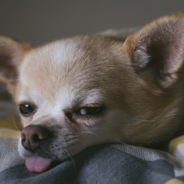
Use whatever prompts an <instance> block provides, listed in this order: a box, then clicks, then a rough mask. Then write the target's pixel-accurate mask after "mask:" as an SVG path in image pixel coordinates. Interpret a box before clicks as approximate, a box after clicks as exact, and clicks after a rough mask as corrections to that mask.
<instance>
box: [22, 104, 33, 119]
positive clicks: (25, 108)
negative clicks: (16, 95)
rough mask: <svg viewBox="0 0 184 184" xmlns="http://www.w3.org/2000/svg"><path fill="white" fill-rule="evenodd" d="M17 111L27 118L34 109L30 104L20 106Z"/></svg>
mask: <svg viewBox="0 0 184 184" xmlns="http://www.w3.org/2000/svg"><path fill="white" fill-rule="evenodd" d="M19 110H20V113H21V114H22V115H23V116H29V115H31V114H32V113H33V112H34V110H35V107H34V106H33V105H31V104H21V105H20V106H19Z"/></svg>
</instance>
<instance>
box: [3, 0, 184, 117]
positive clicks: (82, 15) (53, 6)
mask: <svg viewBox="0 0 184 184" xmlns="http://www.w3.org/2000/svg"><path fill="white" fill-rule="evenodd" d="M181 11H183V12H184V0H167V1H166V0H165V1H164V0H137V1H136V0H29V1H28V0H0V34H2V35H6V36H10V37H13V38H17V39H19V40H22V41H24V42H27V43H29V44H31V45H32V46H33V47H36V46H39V45H42V44H45V43H48V42H51V41H54V40H56V39H60V38H63V37H69V36H75V35H79V34H87V33H94V32H99V31H103V30H107V29H121V28H128V27H130V28H131V27H139V26H142V25H144V24H146V23H147V22H149V21H151V20H153V19H155V18H157V17H160V16H162V15H165V14H169V13H173V12H181ZM8 99H10V96H9V95H8V94H7V91H6V86H5V85H3V84H2V83H0V101H1V100H2V101H7V100H8ZM9 109H10V108H9V107H8V106H7V110H6V111H9ZM4 111H5V104H4V103H3V104H2V103H0V117H1V116H3V114H5V112H4ZM11 112H13V110H11Z"/></svg>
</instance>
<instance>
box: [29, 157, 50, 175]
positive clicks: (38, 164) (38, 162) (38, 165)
mask: <svg viewBox="0 0 184 184" xmlns="http://www.w3.org/2000/svg"><path fill="white" fill-rule="evenodd" d="M52 162H53V160H52V159H49V158H41V157H29V158H27V159H26V162H25V164H26V167H27V169H28V171H30V172H37V173H40V172H44V171H46V170H48V169H49V167H50V166H51V164H52Z"/></svg>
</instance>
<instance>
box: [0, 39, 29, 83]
mask: <svg viewBox="0 0 184 184" xmlns="http://www.w3.org/2000/svg"><path fill="white" fill-rule="evenodd" d="M29 50H30V47H29V46H28V45H27V44H24V43H22V42H20V41H18V40H14V39H11V38H8V37H5V36H0V80H1V81H3V82H5V83H7V84H11V83H12V84H13V83H15V82H16V81H17V79H18V76H19V66H20V64H21V62H22V59H23V57H24V55H25V54H26V53H27V52H28V51H29Z"/></svg>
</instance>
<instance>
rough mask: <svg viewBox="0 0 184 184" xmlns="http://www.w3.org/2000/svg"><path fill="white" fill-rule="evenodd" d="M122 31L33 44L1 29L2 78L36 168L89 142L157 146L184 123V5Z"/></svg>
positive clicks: (25, 151) (24, 152)
mask: <svg viewBox="0 0 184 184" xmlns="http://www.w3.org/2000/svg"><path fill="white" fill-rule="evenodd" d="M122 35H123V33H122V34H121V33H120V32H117V34H116V32H113V31H112V32H111V31H109V32H104V33H100V34H99V33H98V34H93V35H84V36H76V37H73V38H66V39H62V40H58V41H55V42H52V43H49V44H47V45H44V46H42V47H38V48H35V49H33V48H31V47H30V46H29V45H27V44H25V43H22V42H20V41H17V40H14V39H11V38H9V37H5V36H0V79H1V80H2V81H3V82H5V83H6V84H7V87H8V89H9V91H10V93H11V94H12V96H13V98H14V101H15V103H16V104H17V106H18V109H19V111H20V116H21V119H22V124H23V126H24V128H23V130H22V132H21V136H20V139H19V143H18V149H19V153H20V155H21V156H22V157H23V158H25V159H26V162H25V163H26V167H27V169H28V170H29V171H30V172H42V171H45V170H46V169H48V167H49V166H50V165H51V163H52V162H53V161H58V160H59V161H62V160H65V159H67V158H69V157H70V156H73V155H75V154H77V153H78V152H80V151H81V150H83V149H84V148H86V147H88V146H91V145H96V144H102V143H127V144H133V145H139V146H151V145H154V144H156V143H159V142H164V141H167V140H169V139H171V138H172V137H173V136H174V135H175V134H177V133H178V132H179V131H182V130H184V129H183V126H182V124H183V122H182V118H183V108H184V107H183V104H184V102H183V101H184V94H183V93H184V85H183V81H184V76H183V74H184V72H183V70H184V67H183V60H184V13H176V14H171V15H167V16H164V17H161V18H159V19H157V20H154V21H153V22H151V23H149V24H147V25H146V26H144V27H143V28H141V29H139V30H138V31H136V32H135V33H133V34H132V35H130V36H128V37H127V38H126V39H125V38H124V36H122Z"/></svg>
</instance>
